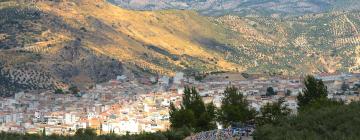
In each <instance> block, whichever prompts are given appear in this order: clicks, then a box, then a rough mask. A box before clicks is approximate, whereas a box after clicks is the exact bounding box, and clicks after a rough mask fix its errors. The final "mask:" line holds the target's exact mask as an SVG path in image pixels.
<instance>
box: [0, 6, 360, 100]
mask: <svg viewBox="0 0 360 140" xmlns="http://www.w3.org/2000/svg"><path fill="white" fill-rule="evenodd" d="M0 17H2V18H1V19H0V25H1V26H0V94H1V95H3V96H9V95H12V94H13V93H14V92H17V91H21V90H41V89H56V88H67V87H68V86H70V85H77V86H78V87H80V88H88V87H91V86H93V85H94V83H101V82H105V81H108V80H110V79H115V78H116V76H117V75H122V74H125V75H128V77H135V78H140V77H146V76H151V75H158V74H160V75H169V76H171V75H174V73H175V72H176V71H184V72H186V73H187V74H192V73H194V72H214V71H239V72H249V73H267V74H274V73H276V74H284V75H301V74H306V73H317V72H337V71H339V72H349V71H358V70H359V64H360V60H359V58H360V57H359V55H360V52H359V47H360V35H359V31H360V30H359V29H360V12H359V11H352V12H348V11H340V12H327V13H320V14H306V15H303V16H296V17H288V18H281V19H277V18H271V17H239V16H230V15H225V16H220V17H204V16H201V15H200V14H198V13H197V12H195V11H187V10H158V11H133V10H126V9H122V8H120V7H118V6H115V5H112V4H110V3H108V2H106V1H104V0H57V1H53V0H42V1H38V2H28V1H23V2H21V1H12V0H5V1H4V0H2V1H1V2H0Z"/></svg>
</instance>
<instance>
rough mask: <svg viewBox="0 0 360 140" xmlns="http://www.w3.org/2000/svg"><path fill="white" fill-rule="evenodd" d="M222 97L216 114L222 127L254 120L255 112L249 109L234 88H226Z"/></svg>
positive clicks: (242, 97)
mask: <svg viewBox="0 0 360 140" xmlns="http://www.w3.org/2000/svg"><path fill="white" fill-rule="evenodd" d="M224 95H225V97H224V98H223V100H222V105H221V108H220V110H219V113H218V114H219V117H218V120H219V122H221V124H222V125H223V126H224V127H228V126H229V125H231V124H233V123H247V122H249V121H251V120H253V119H254V118H255V114H256V112H255V110H253V109H250V108H249V104H248V102H247V101H246V99H245V97H244V96H243V95H242V94H241V93H240V92H239V91H238V89H237V88H236V87H234V86H232V87H227V88H226V90H225V92H224Z"/></svg>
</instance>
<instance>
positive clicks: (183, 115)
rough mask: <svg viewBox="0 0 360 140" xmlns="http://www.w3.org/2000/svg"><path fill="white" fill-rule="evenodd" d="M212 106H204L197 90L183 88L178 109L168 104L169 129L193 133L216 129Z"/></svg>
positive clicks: (213, 107)
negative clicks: (188, 130)
mask: <svg viewBox="0 0 360 140" xmlns="http://www.w3.org/2000/svg"><path fill="white" fill-rule="evenodd" d="M215 110H216V108H215V106H214V105H213V104H208V105H206V104H205V103H204V102H203V100H202V98H201V96H200V95H199V93H198V92H197V90H196V89H195V88H194V87H193V88H189V87H185V90H184V95H183V101H182V104H181V107H180V109H177V108H176V107H175V105H174V104H173V103H171V104H170V113H169V114H170V122H171V127H172V128H175V129H179V128H182V127H188V128H191V129H192V130H193V131H196V132H198V131H206V130H211V129H215V128H216V123H215V121H216V120H215V116H216V114H215V112H216V111H215Z"/></svg>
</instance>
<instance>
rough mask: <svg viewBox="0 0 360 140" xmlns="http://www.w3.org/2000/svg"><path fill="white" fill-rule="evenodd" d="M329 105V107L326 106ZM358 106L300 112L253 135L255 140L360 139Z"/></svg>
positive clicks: (325, 107) (268, 125) (358, 104)
mask: <svg viewBox="0 0 360 140" xmlns="http://www.w3.org/2000/svg"><path fill="white" fill-rule="evenodd" d="M330 104H331V103H330ZM359 110H360V103H352V104H350V105H341V104H337V105H336V104H334V103H332V105H329V106H323V107H321V108H313V109H309V110H308V111H304V112H301V113H300V114H299V115H298V116H292V117H288V118H286V119H284V120H282V121H279V123H278V124H266V125H264V126H263V127H260V128H258V129H257V130H256V132H255V137H254V138H255V139H256V140H270V139H271V140H302V139H307V140H319V139H327V140H345V139H346V140H356V139H359V137H360V133H359V130H360V119H358V118H360V113H359Z"/></svg>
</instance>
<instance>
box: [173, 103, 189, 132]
mask: <svg viewBox="0 0 360 140" xmlns="http://www.w3.org/2000/svg"><path fill="white" fill-rule="evenodd" d="M169 114H170V123H171V127H172V128H182V127H188V128H193V127H194V126H195V115H194V112H192V111H191V110H186V109H185V108H180V109H176V107H175V106H174V104H173V103H171V104H170V112H169Z"/></svg>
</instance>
